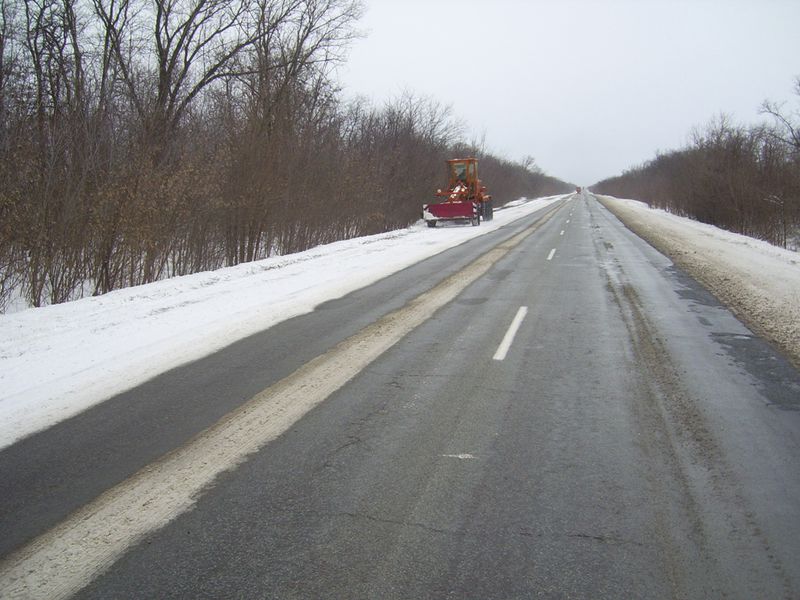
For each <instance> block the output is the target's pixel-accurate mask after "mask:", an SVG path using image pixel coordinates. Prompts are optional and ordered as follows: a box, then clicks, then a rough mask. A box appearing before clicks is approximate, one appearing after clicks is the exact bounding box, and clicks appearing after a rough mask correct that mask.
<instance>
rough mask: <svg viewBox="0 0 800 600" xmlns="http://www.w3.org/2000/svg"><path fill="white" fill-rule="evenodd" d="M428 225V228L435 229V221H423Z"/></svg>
mask: <svg viewBox="0 0 800 600" xmlns="http://www.w3.org/2000/svg"><path fill="white" fill-rule="evenodd" d="M425 222H426V223H427V224H428V227H436V221H425Z"/></svg>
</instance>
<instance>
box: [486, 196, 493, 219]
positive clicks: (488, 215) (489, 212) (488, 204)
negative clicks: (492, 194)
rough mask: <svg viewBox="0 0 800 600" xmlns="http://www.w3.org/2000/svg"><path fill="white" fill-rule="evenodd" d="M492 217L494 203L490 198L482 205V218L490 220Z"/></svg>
mask: <svg viewBox="0 0 800 600" xmlns="http://www.w3.org/2000/svg"><path fill="white" fill-rule="evenodd" d="M493 218H494V205H493V204H492V200H489V201H488V202H485V203H484V205H483V220H484V221H491V220H492V219H493Z"/></svg>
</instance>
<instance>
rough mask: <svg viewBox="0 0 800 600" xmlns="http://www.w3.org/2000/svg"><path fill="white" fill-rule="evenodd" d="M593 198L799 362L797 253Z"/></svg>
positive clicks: (628, 203)
mask: <svg viewBox="0 0 800 600" xmlns="http://www.w3.org/2000/svg"><path fill="white" fill-rule="evenodd" d="M597 198H598V199H600V200H601V202H602V203H603V204H604V205H605V206H606V207H607V208H608V209H609V210H611V211H612V212H613V213H614V214H615V215H617V217H619V219H621V220H622V221H623V222H624V223H625V225H626V226H628V227H629V228H630V229H631V230H632V231H634V232H635V233H636V234H637V235H639V236H640V237H642V238H644V239H645V240H647V241H648V242H649V243H650V244H651V245H653V246H654V247H656V248H657V249H658V250H659V251H660V252H662V253H663V254H666V255H667V256H669V257H670V258H671V259H672V260H673V261H674V262H675V263H676V264H677V265H678V266H680V267H681V268H682V269H683V270H684V271H686V272H687V273H689V275H691V276H692V277H693V278H695V279H697V280H698V281H700V282H701V283H702V284H703V285H704V286H705V287H706V288H708V290H709V291H711V293H713V294H714V295H715V296H716V297H717V298H719V299H720V301H722V302H723V303H724V304H726V305H727V306H729V307H730V308H731V309H732V310H733V311H734V312H735V313H736V314H737V316H738V317H739V318H740V319H742V320H743V321H744V322H745V323H747V325H748V326H749V327H750V328H751V329H752V330H753V331H755V332H757V333H759V334H760V335H762V336H764V337H766V338H767V339H770V340H771V341H772V342H774V343H775V344H776V345H777V346H778V347H779V348H781V350H783V351H784V352H785V353H786V354H787V355H788V356H789V358H790V359H791V360H792V361H793V362H794V364H795V365H797V366H800V255H799V254H798V253H796V252H792V251H790V250H784V249H782V248H778V247H776V246H773V245H771V244H768V243H767V242H762V241H760V240H756V239H753V238H750V237H747V236H744V235H739V234H736V233H731V232H729V231H725V230H723V229H719V228H718V227H713V226H711V225H705V224H703V223H699V222H697V221H693V220H691V219H686V218H683V217H678V216H675V215H673V214H670V213H667V212H665V211H663V210H656V209H651V208H650V207H648V206H647V205H646V204H644V203H643V202H638V201H636V200H622V199H619V198H613V197H611V196H597Z"/></svg>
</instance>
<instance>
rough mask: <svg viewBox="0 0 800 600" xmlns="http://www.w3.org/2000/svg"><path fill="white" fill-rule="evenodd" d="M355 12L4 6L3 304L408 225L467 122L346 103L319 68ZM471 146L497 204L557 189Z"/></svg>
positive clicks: (96, 290) (419, 102) (91, 2)
mask: <svg viewBox="0 0 800 600" xmlns="http://www.w3.org/2000/svg"><path fill="white" fill-rule="evenodd" d="M361 12H362V7H361V6H360V4H359V3H358V2H357V1H355V0H0V309H2V308H3V307H4V305H5V303H6V302H7V301H8V300H9V299H10V298H15V299H19V298H23V299H24V300H25V301H26V302H27V303H28V304H30V305H33V306H39V305H42V304H46V303H56V302H63V301H66V300H70V299H74V298H77V297H81V296H84V295H87V294H102V293H105V292H108V291H110V290H113V289H117V288H120V287H125V286H131V285H137V284H142V283H147V282H151V281H154V280H157V279H160V278H164V277H170V276H175V275H182V274H188V273H192V272H197V271H200V270H207V269H214V268H218V267H220V266H225V265H234V264H237V263H240V262H243V261H251V260H255V259H259V258H263V257H266V256H269V255H272V254H281V253H288V252H295V251H299V250H303V249H306V248H309V247H311V246H313V245H316V244H320V243H326V242H330V241H334V240H338V239H342V238H347V237H351V236H357V235H365V234H371V233H377V232H381V231H386V230H389V229H393V228H397V227H402V226H406V225H408V224H410V223H412V222H413V221H415V220H416V219H417V218H418V215H419V211H420V205H421V203H422V202H423V201H425V200H426V199H429V198H431V195H432V192H433V190H434V189H435V188H436V187H437V186H441V185H443V181H444V165H443V161H444V159H446V158H448V157H450V155H451V153H452V152H453V149H454V148H456V147H459V144H461V143H462V142H461V139H462V129H463V128H462V127H461V126H460V125H459V122H458V121H457V120H455V119H454V118H453V116H452V115H451V114H450V112H449V110H447V109H446V108H443V107H442V106H440V105H439V104H437V103H436V102H434V101H432V100H428V99H419V98H415V97H413V96H409V95H405V96H403V97H401V98H400V99H398V100H397V101H395V102H392V103H390V104H388V105H387V106H384V107H381V108H375V107H373V106H371V105H370V104H368V103H367V102H366V101H359V102H348V103H345V102H344V101H342V100H341V98H340V95H339V94H338V92H337V89H336V87H335V85H334V83H333V80H332V76H331V75H332V69H333V67H334V66H335V65H336V64H337V63H339V62H341V61H342V60H343V59H344V58H345V52H346V49H347V46H348V43H349V42H350V41H351V40H352V39H353V37H354V36H355V34H356V30H355V29H354V27H355V26H356V24H357V20H358V18H359V17H360V14H361ZM460 147H461V148H463V145H462V146H460ZM471 150H475V149H474V148H473V149H471ZM481 158H483V160H484V162H483V163H482V166H484V165H485V167H484V170H483V171H484V175H485V177H484V179H486V180H491V182H492V186H493V187H494V190H493V191H495V193H496V194H497V192H501V193H500V194H499V196H500V198H499V199H500V200H509V199H512V198H514V197H518V196H522V195H528V196H532V195H535V194H545V193H556V192H557V191H560V190H563V189H565V187H566V186H565V185H564V184H563V183H562V182H559V181H556V180H554V179H552V178H548V177H546V176H544V175H543V174H541V173H540V172H539V171H538V170H537V169H535V168H534V167H532V166H531V165H530V164H516V163H511V162H508V161H504V160H500V159H496V158H494V157H492V156H488V155H487V156H481ZM501 182H502V185H503V186H504V187H503V189H502V191H501V190H499V189H498V188H499V187H500V184H501Z"/></svg>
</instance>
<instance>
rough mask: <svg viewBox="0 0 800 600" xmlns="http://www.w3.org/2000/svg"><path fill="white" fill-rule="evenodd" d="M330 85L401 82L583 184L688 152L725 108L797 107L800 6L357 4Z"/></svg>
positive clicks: (739, 112)
mask: <svg viewBox="0 0 800 600" xmlns="http://www.w3.org/2000/svg"><path fill="white" fill-rule="evenodd" d="M365 4H366V8H367V10H366V13H365V15H364V17H363V19H362V20H361V22H360V28H361V29H362V30H363V32H364V34H365V37H364V38H363V39H360V40H357V41H356V42H354V43H353V46H352V48H351V50H350V54H349V59H348V61H347V64H346V65H344V66H343V67H342V68H341V69H340V71H339V79H340V81H341V84H342V85H343V87H344V88H345V91H346V94H347V95H364V96H367V97H369V98H371V99H372V100H373V101H374V102H375V103H376V104H381V103H383V102H384V101H386V100H389V99H392V98H396V97H398V96H399V95H400V94H401V93H402V92H403V91H404V90H409V91H412V92H414V93H415V94H418V95H420V96H429V97H433V98H435V99H437V100H438V101H440V102H441V103H443V104H445V105H450V106H451V107H452V109H453V111H454V113H455V114H456V115H457V116H458V117H460V118H461V119H463V120H464V121H465V122H466V124H467V126H468V128H469V132H470V136H474V137H477V138H480V136H482V135H483V134H485V139H486V145H487V148H488V149H489V150H490V151H492V152H494V153H496V154H500V155H502V156H505V157H507V158H510V159H514V160H519V159H521V158H523V157H524V156H526V155H531V156H533V157H534V158H535V159H536V163H537V164H538V165H539V167H541V168H542V169H543V170H544V171H546V172H547V173H549V174H550V175H553V176H556V177H559V178H561V179H563V180H565V181H569V182H572V183H576V184H582V185H590V184H592V183H595V182H597V181H599V180H601V179H603V178H605V177H609V176H613V175H617V174H619V173H621V172H622V171H623V170H625V169H627V168H628V167H631V166H634V165H637V164H640V163H641V162H643V161H645V160H648V159H650V158H652V157H653V156H654V154H655V152H656V150H670V149H675V148H679V147H681V146H683V145H684V144H685V143H686V141H687V140H688V137H689V134H690V131H691V129H692V127H693V126H696V125H704V124H705V123H707V122H708V121H709V120H710V119H711V118H712V117H714V116H716V115H719V114H720V113H721V112H724V113H726V114H729V115H731V116H733V117H734V119H735V121H737V122H740V123H745V124H750V123H756V122H758V121H759V120H760V119H762V117H760V116H759V115H758V107H759V105H760V104H761V102H762V101H763V100H765V99H771V100H778V101H787V102H788V103H789V104H788V105H787V106H792V107H793V108H795V107H800V99H798V98H797V97H796V96H794V95H793V93H792V88H793V81H794V78H795V77H796V76H798V75H800V0H752V1H744V0H671V1H670V0H638V1H637V0H616V1H602V0H594V1H593V0H529V1H523V0H365Z"/></svg>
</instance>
